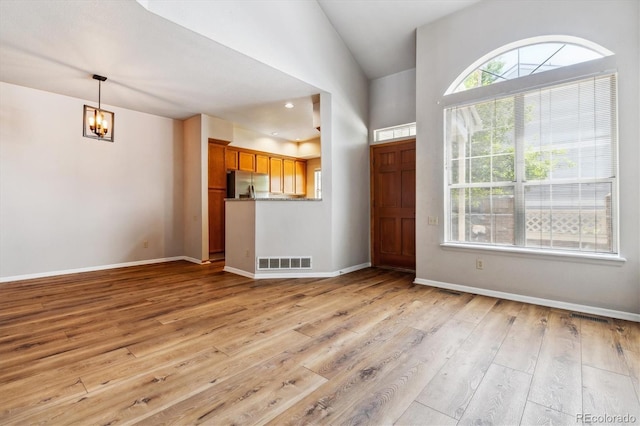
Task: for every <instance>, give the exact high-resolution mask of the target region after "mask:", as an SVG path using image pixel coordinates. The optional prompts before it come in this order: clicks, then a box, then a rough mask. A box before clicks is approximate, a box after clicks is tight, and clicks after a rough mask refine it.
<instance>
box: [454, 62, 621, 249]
mask: <svg viewBox="0 0 640 426" xmlns="http://www.w3.org/2000/svg"><path fill="white" fill-rule="evenodd" d="M616 93H617V85H616V76H615V74H608V75H604V76H602V75H600V76H596V77H589V78H585V79H581V80H578V81H573V82H570V83H564V84H557V85H551V86H547V87H544V88H539V89H535V90H527V91H523V92H521V93H517V94H512V95H509V96H505V97H499V98H494V99H491V100H484V101H481V102H478V103H473V104H466V105H459V106H453V107H450V108H447V109H445V111H444V112H445V152H446V174H447V176H446V182H447V185H446V187H447V188H446V194H445V196H446V199H447V208H446V212H445V213H446V214H447V216H448V217H447V231H446V234H447V235H446V239H447V241H448V242H456V243H468V244H480V245H502V246H515V247H526V248H531V249H540V250H566V251H577V252H587V253H617V241H616V235H617V217H618V215H617V183H616V176H617V111H616V105H617V100H616Z"/></svg>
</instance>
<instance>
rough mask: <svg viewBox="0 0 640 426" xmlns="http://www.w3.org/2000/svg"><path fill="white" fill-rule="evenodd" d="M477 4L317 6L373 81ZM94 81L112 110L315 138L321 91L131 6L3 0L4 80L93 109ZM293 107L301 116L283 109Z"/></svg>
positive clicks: (333, 2)
mask: <svg viewBox="0 0 640 426" xmlns="http://www.w3.org/2000/svg"><path fill="white" fill-rule="evenodd" d="M475 1H477V0H424V1H418V0H412V1H405V0H380V1H367V0H350V1H349V0H319V4H320V6H321V8H322V9H323V10H324V12H325V14H326V15H327V16H328V18H329V20H330V21H331V22H332V24H333V25H334V27H335V28H336V30H337V31H338V33H339V34H340V35H341V37H342V38H343V39H344V41H345V43H346V44H347V46H348V47H349V49H350V50H351V52H352V54H353V55H354V57H355V59H356V60H357V61H358V63H359V64H360V65H361V67H362V68H363V71H364V73H365V74H366V75H367V76H368V77H369V78H377V77H380V76H384V75H388V74H392V73H395V72H399V71H402V70H406V69H410V68H413V67H415V52H414V51H415V36H414V34H415V28H416V27H417V26H419V25H422V24H425V23H427V22H430V21H432V20H434V19H438V18H439V17H441V16H443V15H445V14H447V13H451V12H453V11H455V10H458V9H460V8H462V7H465V6H467V5H469V4H471V3H473V2H475ZM96 16H100V25H96V22H95V17H96ZM80 34H82V35H88V36H86V37H79V36H78V35H80ZM372 46H375V48H372ZM184 58H188V61H189V63H188V66H184V65H185V64H184V62H185V59H184ZM94 73H98V74H101V75H104V76H106V77H108V80H107V82H105V83H103V85H102V102H103V103H105V104H107V105H110V106H116V107H122V108H127V109H132V110H136V111H142V112H147V113H151V114H156V115H160V116H164V117H171V118H176V119H184V118H188V117H191V116H193V115H196V114H200V113H203V114H208V115H212V116H216V117H219V118H223V119H225V120H228V121H232V122H235V123H238V124H239V125H241V126H243V127H246V128H248V129H251V130H254V131H257V132H260V133H263V134H267V135H269V134H272V133H273V132H278V136H277V137H278V138H282V139H287V140H296V139H299V140H308V139H312V138H315V137H317V136H318V132H317V130H316V129H315V128H314V127H313V119H312V113H311V111H312V102H311V98H312V96H313V95H315V94H317V93H319V90H318V89H317V88H315V87H313V86H311V85H309V84H306V83H304V82H302V81H300V80H297V79H295V78H293V77H291V76H289V75H287V74H284V73H282V72H280V71H277V70H275V69H273V68H271V67H269V66H267V65H265V64H263V63H260V62H258V61H255V60H253V59H252V58H249V57H247V56H244V55H242V54H240V53H238V52H237V51H234V50H232V49H229V48H227V47H225V46H223V45H221V44H219V43H217V42H215V41H213V40H210V39H208V38H206V37H203V36H201V35H198V34H196V33H195V32H192V31H190V30H188V29H186V28H183V27H181V26H179V25H176V24H174V23H171V22H169V21H167V20H165V19H162V18H160V17H159V16H156V15H155V14H153V13H149V12H148V11H147V10H146V9H144V8H143V7H142V6H140V5H139V4H138V3H137V2H135V1H117V2H116V1H100V0H84V1H79V0H60V1H21V0H1V1H0V80H1V81H4V82H8V83H12V84H17V85H21V86H26V87H32V88H35V89H40V90H45V91H49V92H53V93H58V94H62V95H67V96H72V97H76V98H81V99H88V100H92V101H95V102H96V103H97V97H98V93H97V92H98V90H97V89H98V88H97V82H96V81H95V80H93V79H92V78H91V75H92V74H94ZM289 101H290V102H292V103H294V104H295V108H292V109H286V108H284V104H285V102H289Z"/></svg>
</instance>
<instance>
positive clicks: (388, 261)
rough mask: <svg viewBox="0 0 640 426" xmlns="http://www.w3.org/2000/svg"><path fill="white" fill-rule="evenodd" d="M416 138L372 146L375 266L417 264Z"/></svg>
mask: <svg viewBox="0 0 640 426" xmlns="http://www.w3.org/2000/svg"><path fill="white" fill-rule="evenodd" d="M415 160H416V154H415V140H411V141H407V142H401V143H391V144H385V145H375V146H372V147H371V161H372V164H371V186H372V188H371V205H372V209H371V210H372V241H373V244H372V245H373V247H372V252H373V253H372V257H373V264H374V266H388V267H394V268H403V269H415V267H416V237H415V235H416V227H415V217H416V211H415V205H416V162H415Z"/></svg>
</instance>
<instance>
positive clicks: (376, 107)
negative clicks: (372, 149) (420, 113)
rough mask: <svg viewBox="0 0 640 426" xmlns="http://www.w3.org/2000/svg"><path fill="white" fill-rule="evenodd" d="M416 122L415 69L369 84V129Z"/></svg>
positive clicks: (371, 136) (378, 79) (372, 81)
mask: <svg viewBox="0 0 640 426" xmlns="http://www.w3.org/2000/svg"><path fill="white" fill-rule="evenodd" d="M415 121H416V69H415V68H412V69H410V70H406V71H402V72H399V73H396V74H391V75H388V76H385V77H380V78H377V79H375V80H371V81H370V82H369V128H370V129H371V134H370V135H369V136H370V139H371V141H373V131H374V130H376V129H382V128H385V127H391V126H398V125H400V124H406V123H413V122H415Z"/></svg>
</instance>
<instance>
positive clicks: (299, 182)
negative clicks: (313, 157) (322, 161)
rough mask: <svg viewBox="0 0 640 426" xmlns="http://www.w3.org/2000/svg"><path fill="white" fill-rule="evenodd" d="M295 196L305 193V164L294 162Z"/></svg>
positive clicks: (298, 161) (304, 162)
mask: <svg viewBox="0 0 640 426" xmlns="http://www.w3.org/2000/svg"><path fill="white" fill-rule="evenodd" d="M295 180H296V181H295V194H296V195H305V194H306V193H307V162H306V161H300V160H296V162H295Z"/></svg>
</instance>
